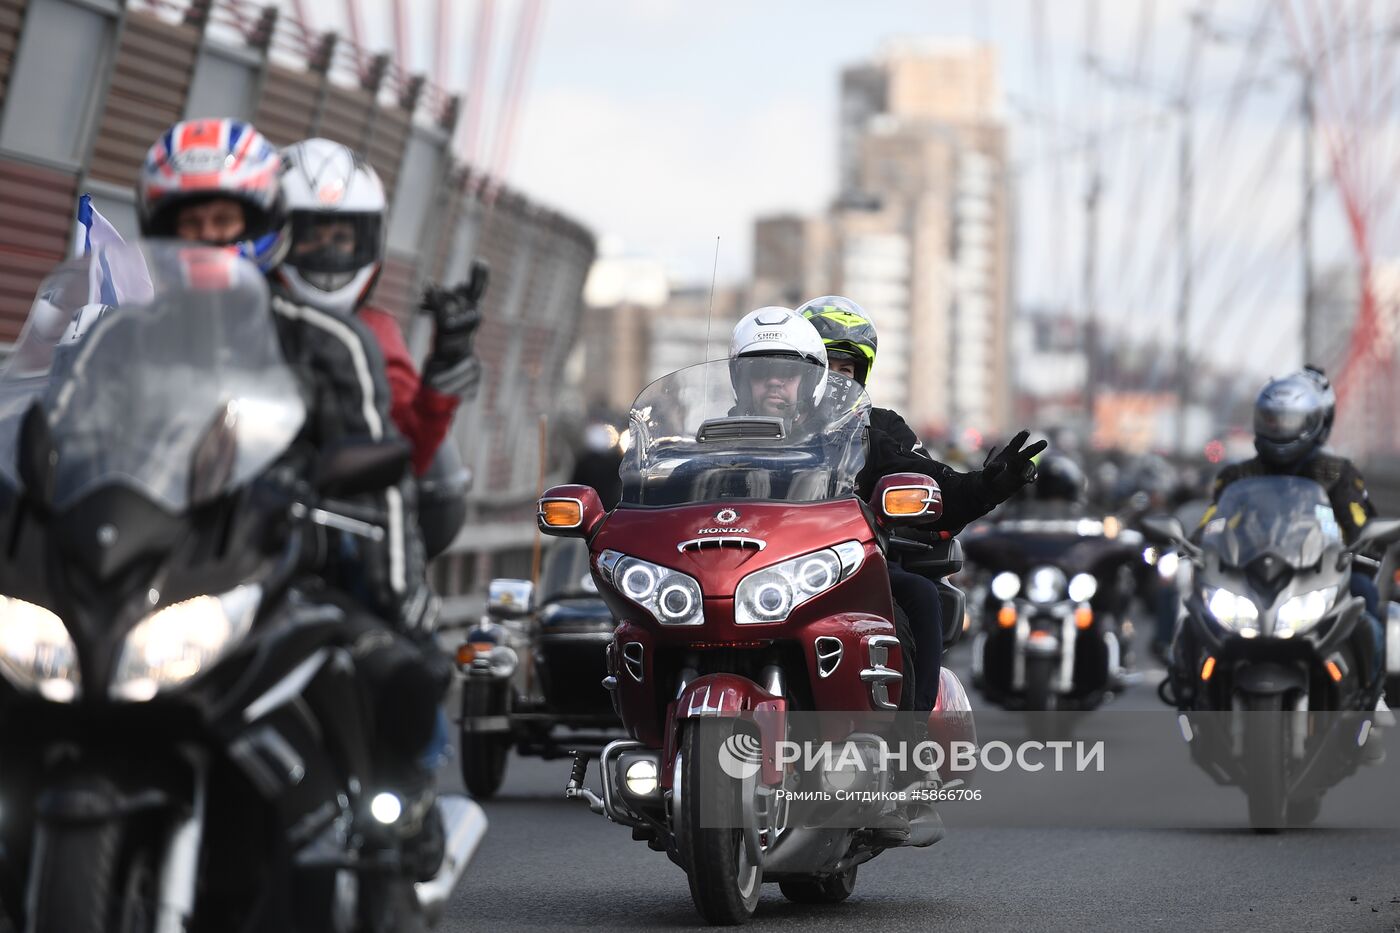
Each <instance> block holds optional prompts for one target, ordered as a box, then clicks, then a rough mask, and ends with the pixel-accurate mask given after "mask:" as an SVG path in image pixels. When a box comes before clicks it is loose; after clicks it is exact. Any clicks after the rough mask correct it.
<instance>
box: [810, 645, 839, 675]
mask: <svg viewBox="0 0 1400 933" xmlns="http://www.w3.org/2000/svg"><path fill="white" fill-rule="evenodd" d="M823 643H826V644H827V646H828V647H827V649H826V650H825V651H823V650H822V644H823ZM833 643H834V644H835V646H836V647H834V648H832V647H830V645H831V644H833ZM812 650H813V651H815V652H816V655H817V677H819V678H821V679H826V678H827V677H830V676H831V675H832V674H833V673H835V672H836V668H838V667H840V666H841V658H842V656H843V655H844V654H845V653H846V646H845V644H844V643H843V642H842V641H841V639H839V638H837V637H835V636H834V635H818V636H817V637H816V638H815V639H814V640H813V641H812ZM828 663H829V664H830V665H831V666H830V667H827V666H826V665H827V664H828Z"/></svg>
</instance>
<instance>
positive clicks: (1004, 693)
mask: <svg viewBox="0 0 1400 933" xmlns="http://www.w3.org/2000/svg"><path fill="white" fill-rule="evenodd" d="M963 540H964V545H963V546H964V548H965V550H966V552H967V555H968V558H969V559H970V560H971V561H973V562H974V563H976V565H977V566H978V568H979V571H980V573H981V575H982V577H983V578H984V579H985V580H986V581H987V586H986V591H985V596H984V598H983V599H982V601H981V613H980V620H979V625H978V631H977V635H976V637H975V638H974V640H973V645H972V682H973V685H974V686H976V687H977V689H979V690H980V691H981V692H982V694H983V696H985V697H986V698H987V699H988V700H990V701H991V702H993V703H996V704H998V705H999V706H1002V707H1004V708H1006V709H1014V710H1026V711H1030V712H1041V711H1083V710H1090V709H1094V708H1095V707H1097V706H1099V705H1100V704H1101V703H1102V702H1103V701H1104V699H1105V698H1106V697H1107V696H1109V695H1110V694H1112V693H1114V692H1117V691H1120V690H1121V689H1122V685H1123V656H1124V654H1125V652H1126V646H1125V645H1124V644H1123V642H1122V638H1121V634H1122V624H1123V622H1124V620H1125V616H1126V610H1127V607H1128V604H1129V600H1130V599H1131V595H1132V579H1131V573H1132V572H1131V569H1130V568H1131V567H1132V565H1133V564H1134V563H1135V562H1137V561H1138V560H1140V554H1141V552H1142V545H1141V540H1142V539H1141V537H1140V536H1139V535H1138V534H1137V533H1135V532H1131V531H1126V530H1122V529H1119V528H1116V527H1115V526H1114V525H1113V523H1112V519H1108V520H1106V521H1098V520H1093V519H1088V518H1079V519H1072V518H1047V519H1038V518H1018V519H1012V520H1008V521H1001V522H997V523H995V524H985V525H979V526H977V527H974V528H972V529H970V530H969V531H967V532H966V533H964V535H963Z"/></svg>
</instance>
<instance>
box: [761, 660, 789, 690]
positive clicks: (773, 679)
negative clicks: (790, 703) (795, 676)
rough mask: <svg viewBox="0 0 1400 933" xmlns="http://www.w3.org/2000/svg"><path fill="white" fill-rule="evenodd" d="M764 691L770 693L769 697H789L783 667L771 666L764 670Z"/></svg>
mask: <svg viewBox="0 0 1400 933" xmlns="http://www.w3.org/2000/svg"><path fill="white" fill-rule="evenodd" d="M763 689H764V690H766V691H768V694H769V696H775V697H780V696H786V695H787V678H786V677H784V676H783V669H782V668H781V667H779V666H778V665H776V664H770V665H768V666H767V667H765V668H764V669H763Z"/></svg>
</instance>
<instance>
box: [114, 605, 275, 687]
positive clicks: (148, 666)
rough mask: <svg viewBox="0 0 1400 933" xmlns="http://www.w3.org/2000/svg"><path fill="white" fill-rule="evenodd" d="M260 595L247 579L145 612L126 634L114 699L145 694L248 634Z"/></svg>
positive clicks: (202, 665) (186, 675)
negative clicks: (214, 592)
mask: <svg viewBox="0 0 1400 933" xmlns="http://www.w3.org/2000/svg"><path fill="white" fill-rule="evenodd" d="M261 601H262V587H261V586H259V585H257V584H251V585H248V586H240V587H236V588H234V589H232V590H229V591H228V592H227V593H224V594H222V595H219V596H196V597H194V598H193V599H187V600H185V601H184V602H179V603H175V604H174V605H172V606H166V607H165V608H164V609H162V610H160V611H159V612H153V613H151V614H150V615H148V616H146V618H144V619H142V620H141V621H140V622H139V623H137V625H136V627H135V628H134V629H132V630H131V632H130V633H129V634H128V635H127V636H126V643H125V644H124V645H123V646H122V653H121V658H120V659H119V660H118V661H117V672H116V675H115V676H114V677H113V678H112V688H111V691H112V699H114V700H132V701H135V702H141V701H144V700H149V699H151V698H152V697H153V696H155V695H156V694H157V693H159V692H160V691H162V690H165V689H167V688H169V687H174V686H177V685H179V684H182V683H184V682H185V681H187V680H189V679H190V678H191V677H194V676H195V675H196V674H198V673H199V672H200V671H202V670H205V669H206V668H208V667H209V666H210V665H212V664H213V663H214V662H215V661H217V660H218V659H219V658H221V657H223V655H224V654H225V653H226V652H227V651H228V650H229V649H231V648H232V647H233V646H234V645H236V644H238V642H239V641H241V640H242V639H243V636H244V635H247V634H248V630H249V629H251V628H252V627H253V617H254V616H256V615H257V612H258V604H259V603H260V602H261Z"/></svg>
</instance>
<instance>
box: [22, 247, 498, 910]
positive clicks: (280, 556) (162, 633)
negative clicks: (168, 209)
mask: <svg viewBox="0 0 1400 933" xmlns="http://www.w3.org/2000/svg"><path fill="white" fill-rule="evenodd" d="M101 259H102V261H104V262H106V261H110V262H111V263H116V262H128V263H129V262H143V263H144V264H145V265H146V266H147V267H148V268H149V270H150V272H151V276H152V278H153V279H154V280H155V281H154V295H153V296H152V297H150V298H149V299H146V300H140V301H138V302H136V303H131V304H127V305H123V306H122V307H120V308H117V309H108V310H106V311H105V312H103V313H102V316H101V319H100V320H98V321H97V322H96V323H91V324H83V325H81V326H71V324H72V323H74V322H76V320H77V317H78V315H79V313H80V312H84V311H86V312H92V311H93V310H94V309H92V308H81V307H79V306H77V302H78V301H82V300H83V299H82V298H78V299H76V300H75V299H74V298H72V297H71V296H74V295H82V294H84V293H85V292H86V290H87V287H88V281H89V271H90V270H89V266H88V264H87V263H86V262H76V263H73V264H70V265H67V266H63V267H60V268H59V270H58V271H57V272H55V273H54V275H52V276H51V277H50V279H49V280H48V281H46V283H45V286H44V290H43V291H42V292H41V294H42V295H43V296H44V298H43V299H42V300H41V305H42V307H41V308H40V309H39V310H40V311H42V314H41V315H39V316H38V317H36V316H34V315H32V316H31V325H30V326H28V327H27V328H26V331H25V334H24V335H23V336H22V338H21V341H20V345H19V347H18V348H17V351H16V354H15V357H14V358H13V360H12V362H11V365H10V366H9V367H8V369H7V370H6V372H5V373H4V374H3V376H0V541H3V545H2V546H3V547H4V557H3V560H0V760H3V761H4V768H3V770H2V771H0V800H3V801H4V818H3V820H0V903H3V908H4V912H5V913H6V914H8V917H9V920H10V921H11V922H12V923H13V924H14V925H15V926H17V927H20V928H23V929H27V930H33V931H64V933H68V931H77V930H109V929H110V930H121V931H147V930H160V931H165V930H185V929H197V930H274V929H275V930H285V929H300V930H347V929H359V930H393V929H405V928H409V929H412V928H415V927H417V926H420V925H421V924H422V923H423V922H424V921H425V920H429V921H430V920H432V919H434V918H435V917H436V916H438V915H440V913H441V911H442V910H443V908H444V907H445V903H446V900H447V897H448V895H449V894H450V892H451V890H452V888H453V886H454V885H455V883H456V881H457V880H458V878H459V877H460V876H461V873H462V870H463V868H464V867H465V865H466V862H467V860H468V859H469V858H470V856H471V854H472V851H473V850H474V848H475V847H476V844H477V843H478V841H479V840H480V838H481V836H482V834H483V833H484V830H485V819H484V816H483V815H482V812H481V810H480V808H479V807H477V806H476V805H475V804H473V803H471V802H470V801H468V800H466V799H465V798H461V797H454V798H443V799H441V800H439V801H438V804H437V805H438V806H440V807H441V809H442V814H443V817H444V823H445V826H446V829H447V857H446V858H445V859H444V862H443V866H442V869H441V871H440V872H439V873H438V875H437V876H436V877H435V878H433V879H431V880H430V881H427V882H423V883H418V884H416V885H415V884H414V883H413V881H412V879H411V878H410V877H409V874H408V873H407V871H406V870H405V866H403V865H401V864H400V853H401V840H402V839H403V838H405V837H406V835H407V832H406V829H407V827H406V826H405V822H406V821H408V820H417V819H421V818H423V814H422V813H419V812H416V808H415V807H413V806H410V805H408V804H406V803H405V801H403V800H401V799H400V798H399V797H398V796H396V795H395V793H394V792H393V791H392V789H391V785H390V784H388V783H387V782H383V781H382V779H381V777H380V776H378V775H377V771H376V763H375V762H374V761H373V760H372V759H371V757H370V755H371V750H372V745H371V741H370V738H371V737H370V732H369V728H370V722H371V716H372V713H371V711H370V710H369V709H368V707H367V703H366V700H365V699H364V697H365V691H364V689H363V686H362V684H361V681H360V679H359V677H358V676H357V671H356V661H355V660H354V658H353V657H352V655H351V652H350V650H349V640H348V639H349V636H348V633H347V623H348V622H349V620H351V619H352V617H354V616H356V615H357V612H356V610H355V607H354V604H353V603H352V602H351V601H350V600H349V599H347V598H344V597H341V596H338V595H337V594H336V593H335V592H334V591H332V590H331V589H330V588H329V587H327V586H326V585H325V584H324V583H323V582H322V580H321V578H320V577H319V576H318V575H317V573H316V572H315V571H314V568H315V567H316V566H318V552H319V549H318V547H317V542H318V541H319V540H321V539H322V538H323V537H324V535H323V532H324V530H325V529H327V528H329V529H336V530H338V531H339V532H341V533H348V534H352V535H359V536H363V537H368V538H375V537H381V536H382V534H383V531H382V528H381V525H382V523H383V516H378V515H374V514H372V513H371V512H370V510H367V509H365V508H364V507H362V506H357V505H355V504H353V503H351V502H349V501H339V500H340V498H341V497H343V498H345V499H351V498H353V497H354V496H356V495H359V494H362V493H365V492H369V491H372V490H374V489H382V488H384V487H385V486H387V485H389V484H391V483H393V482H394V481H396V479H397V478H398V477H399V476H401V475H402V472H403V469H404V466H405V464H406V451H405V450H404V449H403V448H402V447H401V445H397V444H365V445H347V446H345V447H342V448H340V449H339V450H337V451H335V452H333V453H329V454H327V455H325V456H323V457H321V458H320V459H319V461H313V462H309V463H308V462H306V461H307V460H308V459H310V458H307V457H298V456H297V455H296V454H295V453H294V440H295V439H296V438H297V436H298V434H299V432H300V430H301V428H302V425H303V421H304V420H305V419H306V417H307V409H306V406H305V405H304V403H303V401H302V396H301V393H300V390H299V387H298V384H297V381H296V377H295V375H294V373H293V372H292V371H291V370H290V368H289V367H288V366H287V364H286V363H285V362H284V360H283V358H282V356H281V353H280V350H279V344H278V340H277V334H276V330H275V326H274V322H273V319H272V315H271V312H270V310H269V307H268V295H267V290H266V285H265V284H264V282H263V280H262V277H261V276H260V275H259V274H258V272H257V270H256V269H255V268H253V267H252V266H251V265H249V264H247V263H244V262H243V261H242V260H238V259H235V258H232V257H231V256H230V255H229V253H228V252H227V251H222V250H205V249H191V248H189V247H186V246H179V247H172V246H168V245H167V246H160V245H153V244H147V245H145V246H144V247H143V248H142V249H141V250H136V249H135V248H134V247H133V248H132V254H131V255H126V256H116V255H110V256H103V257H101ZM65 309H67V310H65ZM96 310H99V311H101V310H102V309H100V308H98V309H96ZM64 317H68V318H70V319H71V321H70V326H63V319H64ZM55 321H57V324H58V325H59V326H55ZM332 497H336V498H332ZM358 615H361V616H362V613H358Z"/></svg>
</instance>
